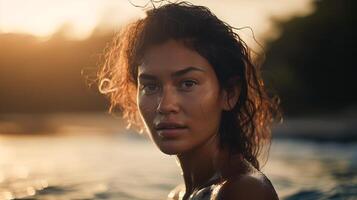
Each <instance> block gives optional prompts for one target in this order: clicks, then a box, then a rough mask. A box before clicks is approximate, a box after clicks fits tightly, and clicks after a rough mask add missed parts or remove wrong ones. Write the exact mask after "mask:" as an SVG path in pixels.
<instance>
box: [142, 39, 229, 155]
mask: <svg viewBox="0 0 357 200" xmlns="http://www.w3.org/2000/svg"><path fill="white" fill-rule="evenodd" d="M137 91H138V92H137V102H138V109H139V111H140V115H141V117H142V119H143V120H144V122H145V125H146V128H147V130H148V132H149V133H150V136H151V138H152V140H153V141H154V142H155V144H156V145H157V146H158V147H159V149H160V150H161V151H162V152H164V153H166V154H181V153H186V152H189V151H191V150H194V149H195V148H196V147H199V146H200V145H202V144H204V143H205V142H207V141H209V140H210V139H211V138H212V137H213V136H215V135H216V133H217V131H218V127H219V121H220V117H221V111H222V109H223V97H222V95H221V94H220V90H219V83H218V80H217V77H216V74H215V72H214V70H213V67H212V66H211V65H210V64H209V63H208V61H207V60H206V59H205V58H203V57H202V56H200V55H199V54H198V53H197V52H195V51H193V50H190V49H188V48H186V47H185V46H184V45H183V44H181V43H180V42H177V41H174V40H170V41H168V42H166V43H164V44H160V45H156V46H153V47H151V48H149V49H148V50H147V52H146V54H145V56H144V63H143V64H142V65H141V66H139V68H138V90H137Z"/></svg>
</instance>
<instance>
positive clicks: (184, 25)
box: [98, 2, 279, 169]
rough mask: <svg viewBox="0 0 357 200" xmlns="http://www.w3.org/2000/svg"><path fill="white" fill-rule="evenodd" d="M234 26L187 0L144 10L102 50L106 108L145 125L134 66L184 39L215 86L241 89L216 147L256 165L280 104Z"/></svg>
mask: <svg viewBox="0 0 357 200" xmlns="http://www.w3.org/2000/svg"><path fill="white" fill-rule="evenodd" d="M234 29H235V28H234V27H232V26H230V25H228V24H226V23H225V22H223V21H221V20H220V19H218V18H217V17H216V16H215V15H214V14H213V13H212V12H211V11H210V10H209V9H208V8H207V7H204V6H197V5H192V4H190V3H187V2H179V3H168V4H165V5H162V6H160V7H158V8H153V9H150V10H148V11H147V12H146V17H145V18H143V19H138V20H137V21H135V22H133V23H131V24H129V25H127V26H126V27H125V28H124V29H122V31H121V32H120V33H119V34H118V35H117V36H116V37H115V38H114V40H113V42H112V44H111V45H110V46H109V48H108V49H106V54H105V61H104V64H103V65H102V66H101V68H100V70H99V72H98V83H99V90H100V91H101V92H102V93H104V94H105V95H107V97H108V98H109V99H110V101H111V106H110V110H109V111H110V112H115V111H116V110H119V111H120V112H121V113H122V115H123V118H124V119H125V120H127V122H128V125H129V126H130V125H134V126H135V127H137V128H143V123H142V121H141V119H140V117H139V112H138V109H137V102H136V90H137V75H138V66H139V65H140V64H142V58H143V55H144V53H145V51H146V49H147V48H148V47H150V46H152V45H157V44H161V43H164V42H166V41H168V40H170V39H173V40H176V41H179V42H182V43H183V44H184V45H185V46H186V47H187V48H190V49H192V50H195V51H196V52H198V53H199V54H200V55H201V56H202V57H204V58H205V59H207V60H208V62H209V63H210V64H211V65H212V66H213V68H214V71H215V73H216V76H217V78H218V81H219V87H220V88H221V89H224V90H226V91H227V92H228V94H231V95H228V96H231V97H232V96H233V92H234V89H235V88H237V87H239V89H240V91H241V92H240V96H239V98H238V101H237V103H236V105H234V106H233V108H232V109H231V110H229V111H222V112H223V113H222V117H221V121H220V126H219V132H218V134H219V142H220V147H221V148H228V149H229V151H230V153H231V154H236V153H240V154H241V155H242V156H243V157H244V158H245V159H246V160H247V161H248V162H250V163H251V164H252V165H253V166H254V167H255V168H257V169H260V164H259V160H258V157H259V156H260V155H261V153H262V148H263V147H264V146H266V145H267V146H268V147H269V146H270V140H271V126H272V123H273V121H274V119H276V117H277V114H278V113H279V106H278V104H279V103H278V101H276V98H272V97H270V96H269V95H268V94H267V91H266V89H265V87H264V84H263V79H262V76H261V72H260V65H258V64H254V63H253V59H252V57H251V50H250V49H249V48H248V46H247V45H246V43H245V42H244V41H243V40H242V39H241V38H240V37H239V35H238V34H237V33H235V32H234ZM228 100H229V99H228ZM228 100H227V101H228ZM266 152H268V150H267V151H266Z"/></svg>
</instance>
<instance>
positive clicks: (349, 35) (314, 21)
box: [263, 0, 357, 114]
mask: <svg viewBox="0 0 357 200" xmlns="http://www.w3.org/2000/svg"><path fill="white" fill-rule="evenodd" d="M314 3H315V7H316V10H315V12H314V13H313V14H311V15H309V16H306V17H298V18H294V19H292V20H290V21H287V22H277V23H278V27H280V30H281V33H282V34H281V37H280V38H278V39H277V40H275V41H271V42H268V44H267V54H266V62H265V66H263V67H264V68H265V70H266V71H265V76H266V78H267V79H268V80H269V81H270V82H271V83H272V84H273V86H274V88H276V89H277V91H278V93H279V94H280V96H281V102H282V107H283V109H284V110H285V112H286V113H288V114H309V113H331V112H336V111H340V110H348V109H349V108H351V107H355V106H356V105H357V94H356V92H357V83H356V80H357V78H356V74H357V68H356V67H357V65H356V62H355V58H356V55H357V54H356V53H357V52H356V49H357V38H356V37H357V34H356V29H355V26H356V25H357V20H356V19H357V17H356V8H357V6H356V5H357V1H353V0H321V1H315V2H314ZM355 108H356V107H355Z"/></svg>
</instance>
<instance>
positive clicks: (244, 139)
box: [99, 2, 278, 200]
mask: <svg viewBox="0 0 357 200" xmlns="http://www.w3.org/2000/svg"><path fill="white" fill-rule="evenodd" d="M249 52H250V51H249V49H248V47H247V46H246V44H245V43H244V42H243V41H242V40H241V39H240V37H239V36H238V35H237V34H236V33H234V32H233V28H232V27H231V26H229V25H227V24H226V23H224V22H222V21H221V20H219V19H218V18H217V17H216V16H215V15H214V14H212V13H211V12H210V10H209V9H208V8H206V7H203V6H195V5H191V4H189V3H186V2H181V3H169V4H166V5H163V6H160V7H158V8H154V9H151V10H149V11H147V16H146V17H145V18H143V19H139V20H137V21H135V22H134V23H132V24H129V25H128V26H127V27H126V28H125V29H123V31H122V32H121V33H120V34H119V35H118V37H117V38H116V39H115V40H114V43H113V44H112V46H111V48H110V49H109V50H108V52H107V54H106V62H105V64H104V65H103V67H102V68H101V69H100V72H99V89H100V91H101V92H102V93H105V94H106V95H108V97H109V98H110V100H111V111H113V110H114V109H115V108H118V109H119V110H120V111H121V112H122V113H123V117H124V119H126V120H127V121H128V124H129V125H134V126H135V127H137V128H140V129H145V130H146V131H147V132H148V134H149V135H150V137H151V139H152V140H153V141H154V143H155V144H156V145H157V147H158V148H159V149H160V150H161V151H162V152H164V153H165V154H169V155H176V156H177V159H178V161H179V164H180V167H181V168H182V172H183V173H182V174H183V179H184V183H185V184H184V185H182V186H178V187H176V188H175V189H174V190H173V191H172V192H171V193H170V194H169V196H168V198H169V199H226V200H230V199H250V200H255V199H257V200H261V199H278V197H277V195H276V192H275V190H274V188H273V186H272V184H271V183H270V181H269V180H268V179H267V178H266V177H265V176H264V174H262V173H261V172H260V171H259V170H260V163H259V161H258V156H259V155H261V154H262V153H266V152H267V151H266V150H267V149H268V147H269V142H270V126H271V123H272V121H273V119H274V117H275V115H276V113H278V112H277V107H278V106H277V103H275V102H274V101H273V100H272V99H271V98H270V97H269V96H268V95H267V93H266V91H265V89H264V85H263V81H262V78H261V76H260V71H259V68H258V66H257V65H254V64H253V62H252V59H251V57H250V54H249ZM263 150H265V151H263Z"/></svg>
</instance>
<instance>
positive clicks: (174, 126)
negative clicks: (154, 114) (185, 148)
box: [155, 122, 187, 138]
mask: <svg viewBox="0 0 357 200" xmlns="http://www.w3.org/2000/svg"><path fill="white" fill-rule="evenodd" d="M155 129H156V131H157V133H158V135H159V136H161V137H164V138H174V137H178V136H180V135H182V134H183V133H184V132H185V131H186V130H187V126H185V125H183V124H179V123H174V122H160V123H159V124H157V125H156V126H155Z"/></svg>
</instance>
